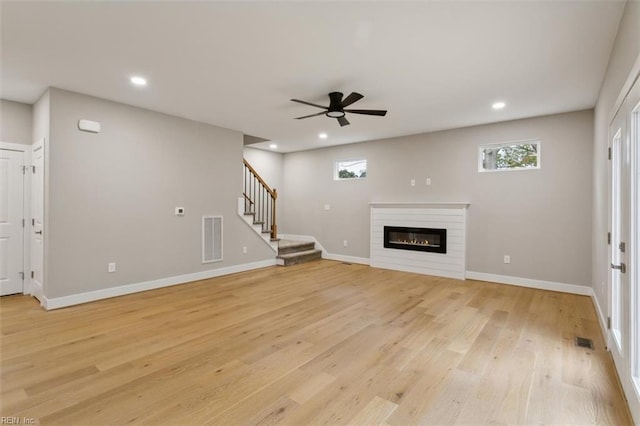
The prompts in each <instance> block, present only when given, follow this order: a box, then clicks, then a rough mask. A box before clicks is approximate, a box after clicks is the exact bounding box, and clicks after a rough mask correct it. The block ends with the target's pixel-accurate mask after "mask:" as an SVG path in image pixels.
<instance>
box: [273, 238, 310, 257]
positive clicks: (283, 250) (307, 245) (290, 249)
mask: <svg viewBox="0 0 640 426" xmlns="http://www.w3.org/2000/svg"><path fill="white" fill-rule="evenodd" d="M315 245H316V244H315V243H314V242H313V241H312V242H309V243H305V244H301V245H296V246H292V247H280V248H278V254H289V253H295V252H298V251H307V250H313V249H314V247H315Z"/></svg>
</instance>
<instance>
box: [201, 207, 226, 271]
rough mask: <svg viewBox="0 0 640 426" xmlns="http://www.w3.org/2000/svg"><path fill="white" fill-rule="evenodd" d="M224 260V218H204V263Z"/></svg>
mask: <svg viewBox="0 0 640 426" xmlns="http://www.w3.org/2000/svg"><path fill="white" fill-rule="evenodd" d="M221 260H222V216H203V217H202V263H210V262H219V261H221Z"/></svg>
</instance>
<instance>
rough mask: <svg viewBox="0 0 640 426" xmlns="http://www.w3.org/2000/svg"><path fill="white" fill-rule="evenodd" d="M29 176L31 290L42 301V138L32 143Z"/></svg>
mask: <svg viewBox="0 0 640 426" xmlns="http://www.w3.org/2000/svg"><path fill="white" fill-rule="evenodd" d="M31 162H32V163H33V169H32V177H31V215H32V219H31V274H30V279H31V291H32V292H33V295H34V296H36V297H37V298H38V300H40V301H42V295H43V285H44V284H43V281H44V280H43V276H44V140H40V141H38V142H36V143H35V144H33V147H32V153H31Z"/></svg>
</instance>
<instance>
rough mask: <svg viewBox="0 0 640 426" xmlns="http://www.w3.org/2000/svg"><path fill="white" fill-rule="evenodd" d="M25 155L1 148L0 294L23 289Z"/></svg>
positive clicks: (17, 291)
mask: <svg viewBox="0 0 640 426" xmlns="http://www.w3.org/2000/svg"><path fill="white" fill-rule="evenodd" d="M23 165H24V152H21V151H12V150H7V149H0V295H1V296H5V295H7V294H15V293H22V292H23V290H24V287H23V285H24V228H23V220H24V175H23V171H22V166H23Z"/></svg>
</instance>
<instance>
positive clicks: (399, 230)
mask: <svg viewBox="0 0 640 426" xmlns="http://www.w3.org/2000/svg"><path fill="white" fill-rule="evenodd" d="M384 247H385V248H390V249H399V250H414V251H426V252H432V253H446V252H447V230H446V229H438V228H406V227H401V226H385V227H384Z"/></svg>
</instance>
